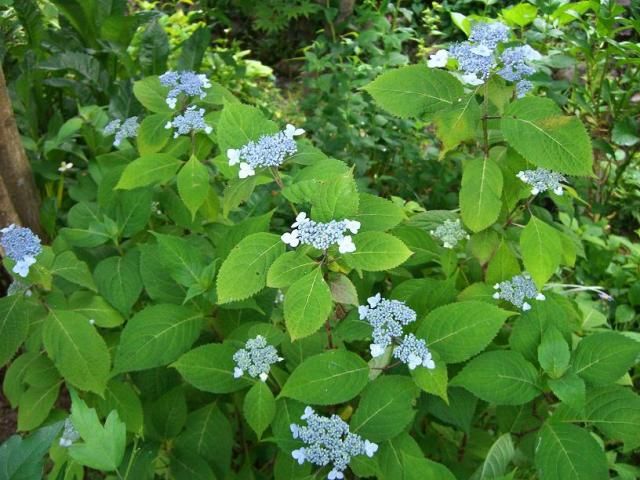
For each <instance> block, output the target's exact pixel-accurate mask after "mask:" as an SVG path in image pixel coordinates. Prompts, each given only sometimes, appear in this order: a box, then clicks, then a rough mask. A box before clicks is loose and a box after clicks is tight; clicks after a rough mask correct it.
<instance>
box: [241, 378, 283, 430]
mask: <svg viewBox="0 0 640 480" xmlns="http://www.w3.org/2000/svg"><path fill="white" fill-rule="evenodd" d="M242 411H243V412H244V418H245V419H246V420H247V423H248V424H249V425H250V426H251V428H252V429H253V431H254V432H256V435H257V436H258V438H260V437H261V436H262V434H263V433H264V431H265V430H266V429H267V428H268V427H269V425H270V424H271V422H272V421H273V417H275V415H276V401H275V399H274V398H273V393H271V390H269V387H267V385H266V384H265V383H264V382H256V383H255V384H254V385H253V387H251V388H250V389H249V391H248V392H247V395H246V396H245V397H244V404H243V407H242Z"/></svg>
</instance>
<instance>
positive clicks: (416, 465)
mask: <svg viewBox="0 0 640 480" xmlns="http://www.w3.org/2000/svg"><path fill="white" fill-rule="evenodd" d="M391 445H392V444H391ZM394 453H395V454H396V455H398V454H399V455H400V458H401V465H402V469H401V472H402V480H427V479H429V480H430V479H434V480H435V479H438V480H455V479H456V477H455V476H454V475H453V473H451V471H450V470H449V469H448V468H447V467H445V466H444V465H442V464H441V463H437V462H434V461H432V460H429V459H428V458H423V457H416V456H414V455H407V454H406V453H404V452H402V451H396V452H394ZM412 453H413V452H412ZM386 478H388V479H389V480H391V478H392V477H385V479H386ZM396 478H399V477H396Z"/></svg>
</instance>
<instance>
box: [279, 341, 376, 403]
mask: <svg viewBox="0 0 640 480" xmlns="http://www.w3.org/2000/svg"><path fill="white" fill-rule="evenodd" d="M368 379H369V366H368V365H367V364H366V362H365V361H364V360H362V358H360V356H358V355H356V354H355V353H352V352H349V351H347V350H342V349H340V350H331V351H329V352H325V353H321V354H319V355H314V356H312V357H309V358H308V359H306V360H305V361H304V362H302V363H301V364H300V365H298V367H297V368H296V369H295V370H294V371H293V372H292V373H291V376H290V377H289V378H288V379H287V382H286V383H285V384H284V387H282V391H281V392H280V396H282V397H289V398H293V399H294V400H298V401H301V402H305V403H308V404H311V405H334V404H336V403H342V402H346V401H348V400H351V399H352V398H354V397H355V396H356V395H358V394H359V393H360V392H361V391H362V389H363V388H364V387H365V386H366V384H367V382H368Z"/></svg>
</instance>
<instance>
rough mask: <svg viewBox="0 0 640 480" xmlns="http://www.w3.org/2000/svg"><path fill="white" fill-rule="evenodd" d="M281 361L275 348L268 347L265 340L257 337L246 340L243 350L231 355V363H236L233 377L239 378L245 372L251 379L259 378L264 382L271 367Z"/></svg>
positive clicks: (259, 336)
mask: <svg viewBox="0 0 640 480" xmlns="http://www.w3.org/2000/svg"><path fill="white" fill-rule="evenodd" d="M282 360H283V358H282V357H279V356H278V351H277V350H276V347H274V346H273V345H269V344H268V343H267V339H266V338H264V337H263V336H262V335H258V336H257V337H256V338H252V339H249V340H247V342H246V343H245V345H244V348H241V349H240V350H238V351H237V352H236V353H234V354H233V361H234V362H236V367H235V368H234V370H233V376H234V378H240V377H242V375H244V373H245V372H247V373H248V374H249V375H250V376H251V377H253V378H255V377H260V380H262V381H263V382H266V381H267V377H268V375H269V370H270V369H271V365H273V364H274V363H277V362H281V361H282Z"/></svg>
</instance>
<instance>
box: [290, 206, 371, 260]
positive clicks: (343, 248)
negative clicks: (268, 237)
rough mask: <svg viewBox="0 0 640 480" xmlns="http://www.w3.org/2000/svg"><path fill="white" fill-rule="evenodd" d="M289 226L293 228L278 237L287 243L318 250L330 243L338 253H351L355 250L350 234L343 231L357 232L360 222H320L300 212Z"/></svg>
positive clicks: (325, 247)
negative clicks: (335, 247) (309, 246)
mask: <svg viewBox="0 0 640 480" xmlns="http://www.w3.org/2000/svg"><path fill="white" fill-rule="evenodd" d="M291 228H293V230H292V231H291V232H287V233H284V234H282V236H281V237H280V238H282V241H283V242H284V243H286V244H287V245H290V246H292V247H297V246H298V245H300V244H303V245H311V246H312V247H314V248H317V249H318V250H326V249H328V248H329V247H330V246H331V245H334V244H337V245H338V251H339V252H340V253H352V252H355V251H356V246H355V244H354V243H353V239H352V238H351V235H345V232H346V231H349V232H351V233H353V234H356V233H358V230H360V222H358V221H357V220H346V219H345V220H331V221H330V222H328V223H320V222H314V221H313V220H311V219H309V218H307V214H306V213H305V212H300V213H299V214H298V216H297V217H296V221H295V222H294V223H293V224H292V225H291Z"/></svg>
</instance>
